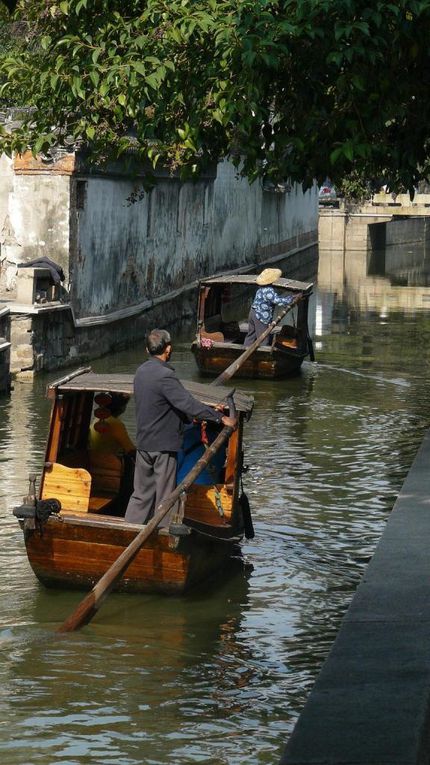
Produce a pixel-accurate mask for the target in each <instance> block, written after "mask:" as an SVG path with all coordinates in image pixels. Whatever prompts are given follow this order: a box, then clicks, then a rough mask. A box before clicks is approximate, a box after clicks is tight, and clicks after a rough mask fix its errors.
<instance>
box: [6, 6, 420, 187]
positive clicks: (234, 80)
mask: <svg viewBox="0 0 430 765" xmlns="http://www.w3.org/2000/svg"><path fill="white" fill-rule="evenodd" d="M22 8H24V5H22ZM21 13H22V16H21V19H20V25H21V26H20V27H19V29H20V30H21V31H20V33H19V34H20V36H19V37H18V38H15V39H12V40H11V37H10V34H9V33H7V32H4V33H3V38H2V29H3V28H5V27H2V26H1V25H0V103H1V104H2V105H10V104H20V103H21V104H25V105H27V106H28V105H31V106H34V107H35V108H36V111H35V112H33V113H32V116H31V119H30V118H29V119H28V120H25V119H24V122H23V125H22V127H21V128H19V129H17V130H16V131H15V132H14V134H13V135H2V136H0V148H2V149H4V150H7V151H10V150H12V149H13V148H16V149H18V147H22V146H26V145H29V146H31V147H32V149H33V151H36V150H39V149H40V150H41V151H44V150H45V148H44V147H46V146H47V144H48V143H49V141H51V139H52V134H51V126H53V125H55V128H56V133H55V134H56V135H57V136H64V135H70V136H72V137H74V138H75V139H79V140H80V141H86V142H87V144H88V146H89V147H90V148H91V149H92V151H93V154H94V156H95V157H97V156H103V157H104V158H105V157H107V156H112V157H115V156H120V155H122V154H123V153H124V152H126V151H127V150H128V148H129V147H130V135H131V134H132V135H133V155H134V156H137V157H138V158H141V159H143V160H145V159H148V160H149V161H150V162H151V163H152V164H153V165H154V167H155V165H157V164H158V165H160V164H165V165H167V166H168V167H170V168H171V169H172V170H175V171H177V170H179V171H180V172H182V173H183V175H184V176H187V177H194V176H195V174H196V173H198V172H199V170H201V169H203V168H204V167H205V166H206V165H207V163H208V162H212V161H213V160H214V159H217V158H221V157H224V156H231V157H232V158H233V160H234V161H235V162H236V164H237V166H238V167H240V168H241V172H243V173H245V174H246V175H247V176H248V177H249V178H250V179H251V180H253V179H255V178H258V177H259V176H261V175H264V174H269V175H270V176H271V177H273V178H274V179H277V178H278V179H284V178H286V177H289V178H291V179H292V180H299V181H304V183H305V185H309V184H310V183H311V182H312V178H313V177H319V178H321V177H322V176H325V175H326V174H329V175H330V176H331V177H332V178H333V180H334V181H336V180H338V179H339V178H341V177H342V176H343V175H344V174H345V173H348V172H350V171H351V169H354V170H356V169H357V168H362V169H363V172H366V173H369V172H371V173H372V174H378V173H379V171H380V169H381V168H385V169H386V168H391V170H392V177H399V178H400V177H401V178H402V179H403V181H404V179H405V178H406V180H407V179H408V178H412V176H413V174H414V173H416V168H417V166H418V165H419V166H420V167H421V168H426V167H427V166H428V165H429V162H428V161H427V153H428V151H427V147H428V146H429V134H428V132H429V128H428V125H430V93H429V90H430V83H429V82H428V78H427V77H425V76H424V74H425V72H426V71H428V68H429V63H430V62H429V53H428V36H429V32H430V0H398V2H396V3H394V2H382V0H373V2H372V3H371V2H370V0H367V2H366V0H337V1H336V3H334V2H333V0H285V2H283V3H280V2H276V1H275V0H169V3H166V2H165V0H146V1H145V2H144V1H143V0H127V2H126V3H124V1H123V0H121V1H120V0H93V1H92V2H89V0H68V1H67V2H58V0H57V2H56V3H55V2H53V1H52V0H26V4H25V15H24V14H23V11H21ZM0 20H1V19H0ZM9 28H10V27H9ZM52 140H53V139H52ZM423 172H424V170H423Z"/></svg>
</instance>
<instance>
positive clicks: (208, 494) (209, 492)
mask: <svg viewBox="0 0 430 765" xmlns="http://www.w3.org/2000/svg"><path fill="white" fill-rule="evenodd" d="M218 490H219V492H220V499H221V506H222V509H223V515H220V513H219V510H218V507H217V503H216V499H215V489H214V487H213V486H204V485H202V484H193V486H191V488H190V489H189V491H188V493H187V502H186V505H185V517H186V518H189V519H190V520H192V521H200V523H206V524H209V525H211V526H226V525H228V524H229V522H230V518H231V512H232V504H233V500H232V496H231V493H230V492H228V491H227V489H226V488H225V486H223V485H221V484H220V485H219V486H218Z"/></svg>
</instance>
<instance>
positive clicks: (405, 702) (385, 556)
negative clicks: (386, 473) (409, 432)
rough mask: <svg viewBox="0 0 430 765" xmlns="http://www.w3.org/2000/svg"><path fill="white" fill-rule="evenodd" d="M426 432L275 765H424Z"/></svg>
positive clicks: (429, 667)
mask: <svg viewBox="0 0 430 765" xmlns="http://www.w3.org/2000/svg"><path fill="white" fill-rule="evenodd" d="M429 462H430V432H427V433H426V435H425V438H424V441H423V444H422V446H421V448H420V450H419V452H418V454H417V456H416V458H415V460H414V463H413V465H412V467H411V469H410V471H409V474H408V476H407V478H406V481H405V483H404V485H403V487H402V490H401V492H400V494H399V497H398V499H397V501H396V503H395V505H394V509H393V511H392V513H391V515H390V517H389V519H388V522H387V525H386V528H385V531H384V533H383V535H382V538H381V540H380V542H379V545H378V547H377V550H376V552H375V554H374V556H373V558H372V560H371V562H370V563H369V566H368V567H367V569H366V572H365V574H364V576H363V579H362V581H361V583H360V585H359V587H358V589H357V592H356V594H355V596H354V598H353V601H352V603H351V605H350V607H349V609H348V611H347V613H346V615H345V618H344V620H343V622H342V625H341V628H340V631H339V633H338V636H337V638H336V641H335V643H334V645H333V647H332V649H331V652H330V654H329V656H328V658H327V660H326V662H325V664H324V666H323V668H322V670H321V672H320V675H319V676H318V678H317V681H316V683H315V686H314V689H313V690H312V691H311V694H310V696H309V698H308V701H307V703H306V705H305V708H304V710H303V712H302V714H301V715H300V717H299V720H298V722H297V724H296V726H295V728H294V731H293V734H292V736H291V738H290V741H289V742H288V744H287V747H286V750H285V753H284V756H283V758H282V760H281V765H328V764H329V765H421V764H422V765H424V763H428V762H429V761H430V740H429V737H430V577H429V571H430V564H429V560H430V557H429V555H430V554H429V550H430V471H429V469H428V465H429Z"/></svg>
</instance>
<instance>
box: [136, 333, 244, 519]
mask: <svg viewBox="0 0 430 765" xmlns="http://www.w3.org/2000/svg"><path fill="white" fill-rule="evenodd" d="M146 350H147V351H148V353H149V357H150V358H149V360H148V361H146V362H144V363H143V364H142V365H141V366H140V367H139V369H138V370H137V372H136V375H135V378H134V397H135V402H136V447H137V451H136V469H135V473H134V489H133V494H132V495H131V497H130V501H129V503H128V507H127V511H126V514H125V520H126V521H129V522H130V523H142V524H143V523H146V521H147V520H149V518H150V517H151V515H152V513H153V511H154V510H155V509H156V508H157V507H158V505H159V504H160V502H161V501H162V500H163V499H164V498H165V497H167V496H168V494H170V493H171V492H172V491H173V490H174V489H175V487H176V467H177V455H178V451H179V449H180V448H181V446H182V439H183V427H184V423H186V422H189V421H191V420H193V419H198V420H209V421H212V422H218V423H222V424H223V425H230V426H231V427H233V428H234V427H235V425H236V420H235V419H234V418H232V417H227V416H226V415H223V413H222V411H219V410H216V409H213V408H212V407H210V406H205V404H202V403H201V402H200V401H198V399H196V398H194V396H192V395H191V393H189V392H188V391H187V390H186V389H185V388H184V386H183V385H182V383H181V382H180V380H179V379H178V378H177V376H176V373H175V370H174V369H173V367H171V366H170V364H169V363H168V361H169V359H170V356H171V355H172V341H171V339H170V334H169V333H168V332H166V330H164V329H153V330H152V331H151V332H150V333H149V335H148V337H147V341H146ZM174 510H175V508H172V510H171V511H170V512H169V513H167V516H165V517H164V518H163V520H162V521H161V524H160V525H161V526H162V527H168V526H169V523H170V518H171V517H172V515H173V513H174Z"/></svg>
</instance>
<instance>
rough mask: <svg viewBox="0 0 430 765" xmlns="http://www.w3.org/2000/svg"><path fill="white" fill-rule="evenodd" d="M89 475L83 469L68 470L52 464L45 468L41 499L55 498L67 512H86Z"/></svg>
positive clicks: (88, 494)
mask: <svg viewBox="0 0 430 765" xmlns="http://www.w3.org/2000/svg"><path fill="white" fill-rule="evenodd" d="M90 493H91V475H90V473H89V472H88V470H85V469H84V468H69V467H66V466H65V465H60V464H59V463H58V462H53V463H51V464H50V465H46V466H45V470H44V476H43V490H42V499H50V498H52V497H55V499H58V500H59V502H61V507H62V508H64V509H67V510H79V511H81V512H84V513H85V512H87V511H88V504H89V498H90Z"/></svg>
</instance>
